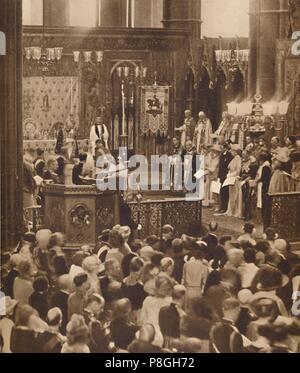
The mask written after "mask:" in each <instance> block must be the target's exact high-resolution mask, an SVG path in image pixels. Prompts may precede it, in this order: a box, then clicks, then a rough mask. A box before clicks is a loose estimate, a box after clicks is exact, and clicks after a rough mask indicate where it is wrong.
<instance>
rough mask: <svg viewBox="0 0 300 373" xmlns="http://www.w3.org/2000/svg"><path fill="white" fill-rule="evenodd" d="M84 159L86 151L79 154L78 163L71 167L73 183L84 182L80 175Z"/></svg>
mask: <svg viewBox="0 0 300 373" xmlns="http://www.w3.org/2000/svg"><path fill="white" fill-rule="evenodd" d="M86 159H87V154H86V153H80V154H79V163H78V164H76V165H75V166H74V167H73V171H72V181H73V184H74V185H83V184H85V183H84V181H83V180H82V178H81V177H82V171H83V166H84V163H85V162H86Z"/></svg>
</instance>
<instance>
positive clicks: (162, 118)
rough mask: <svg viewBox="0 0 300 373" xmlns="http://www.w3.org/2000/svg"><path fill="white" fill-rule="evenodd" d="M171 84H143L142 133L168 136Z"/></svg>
mask: <svg viewBox="0 0 300 373" xmlns="http://www.w3.org/2000/svg"><path fill="white" fill-rule="evenodd" d="M169 97H170V87H169V86H157V85H153V86H143V87H142V94H141V131H142V134H154V135H161V136H166V135H167V133H168V127H169Z"/></svg>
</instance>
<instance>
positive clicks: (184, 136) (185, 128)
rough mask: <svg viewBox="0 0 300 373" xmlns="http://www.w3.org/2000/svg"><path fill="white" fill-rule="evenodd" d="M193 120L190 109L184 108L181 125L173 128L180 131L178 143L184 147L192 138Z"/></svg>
mask: <svg viewBox="0 0 300 373" xmlns="http://www.w3.org/2000/svg"><path fill="white" fill-rule="evenodd" d="M195 124H196V123H195V120H194V118H193V117H192V112H191V110H185V112H184V123H183V125H182V126H181V127H178V128H175V131H177V132H180V133H181V136H180V144H181V146H182V147H183V148H185V145H186V142H187V141H188V140H193V136H194V130H195Z"/></svg>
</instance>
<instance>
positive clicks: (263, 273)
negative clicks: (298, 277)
mask: <svg viewBox="0 0 300 373" xmlns="http://www.w3.org/2000/svg"><path fill="white" fill-rule="evenodd" d="M288 282H289V278H288V276H286V275H284V274H282V273H281V272H280V271H279V269H278V268H275V267H273V266H271V265H269V264H264V265H262V266H261V267H260V269H259V272H258V283H257V289H258V290H262V291H271V290H276V289H279V288H283V287H285V286H286V285H287V284H288Z"/></svg>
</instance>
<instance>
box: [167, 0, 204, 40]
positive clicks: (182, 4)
mask: <svg viewBox="0 0 300 373" xmlns="http://www.w3.org/2000/svg"><path fill="white" fill-rule="evenodd" d="M163 25H164V27H166V28H174V29H185V30H189V31H190V35H191V38H192V39H200V38H201V0H165V2H164V19H163Z"/></svg>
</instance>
